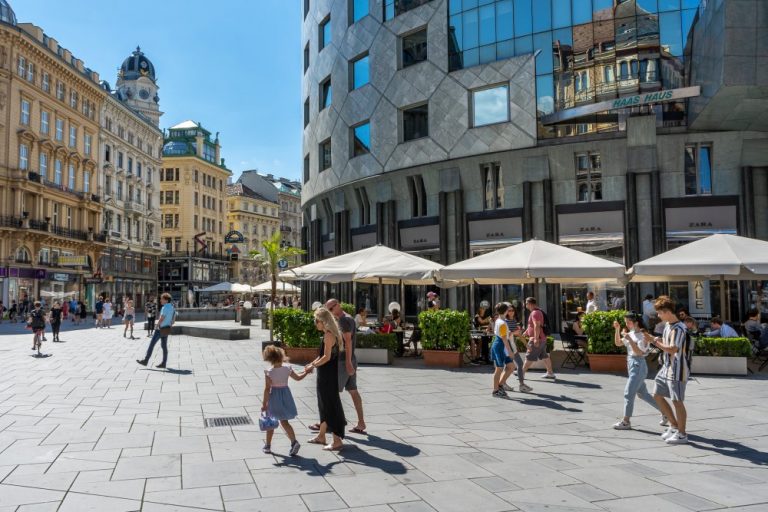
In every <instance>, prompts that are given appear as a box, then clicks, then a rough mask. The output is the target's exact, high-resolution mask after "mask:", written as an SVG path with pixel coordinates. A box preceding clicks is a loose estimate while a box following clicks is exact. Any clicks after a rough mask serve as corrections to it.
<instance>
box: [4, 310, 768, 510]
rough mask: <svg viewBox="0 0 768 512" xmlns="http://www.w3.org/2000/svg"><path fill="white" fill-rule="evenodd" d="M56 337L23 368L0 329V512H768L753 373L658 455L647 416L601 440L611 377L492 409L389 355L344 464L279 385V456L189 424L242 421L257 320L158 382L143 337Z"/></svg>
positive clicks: (475, 374) (719, 387) (28, 355)
mask: <svg viewBox="0 0 768 512" xmlns="http://www.w3.org/2000/svg"><path fill="white" fill-rule="evenodd" d="M69 327H70V326H68V329H67V331H65V333H64V334H63V335H62V338H64V339H65V340H66V341H67V342H66V343H61V344H58V343H56V344H53V343H45V344H44V352H46V353H50V354H51V356H50V357H47V358H35V357H32V351H30V350H29V345H30V340H29V337H30V335H29V334H27V333H25V332H23V329H21V332H16V331H17V330H19V327H18V326H10V327H9V326H7V325H0V365H2V368H3V369H4V371H3V372H2V374H0V512H6V511H13V512H23V511H26V512H29V511H36V512H48V511H50V512H54V511H58V512H61V511H65V512H66V511H76V512H81V511H89V510H93V511H99V512H104V511H106V512H120V511H138V510H141V511H144V512H176V511H196V512H200V511H202V510H220V511H229V512H231V511H235V512H237V511H248V512H250V511H256V510H264V511H269V510H275V511H280V512H289V511H293V510H296V511H302V512H307V511H313V512H314V511H318V512H320V511H338V510H355V511H365V512H434V511H454V510H455V511H461V512H467V511H468V512H474V511H475V510H476V511H478V512H479V511H482V512H491V511H499V512H503V511H512V510H522V511H526V512H544V511H546V512H566V511H572V512H573V511H575V512H591V511H616V512H624V511H635V510H653V511H654V512H685V511H696V510H701V511H720V510H733V511H742V512H758V511H760V512H763V511H766V510H768V485H767V484H768V429H766V427H765V425H766V424H768V409H766V407H765V403H766V400H767V399H768V385H766V381H767V380H768V373H763V374H758V375H753V376H750V377H747V378H725V377H698V378H697V380H696V381H695V382H691V383H690V384H689V386H688V408H689V432H690V438H691V441H692V442H691V444H690V445H688V446H667V445H665V444H664V443H662V442H661V441H660V440H659V438H658V434H659V433H660V432H661V427H659V425H658V415H657V414H655V413H654V411H653V410H651V409H649V408H648V407H647V405H646V404H644V403H638V404H637V406H636V409H637V410H636V413H637V414H636V416H635V418H633V425H634V427H635V430H632V431H627V432H619V431H615V430H613V429H612V428H611V425H612V424H613V423H614V422H615V421H616V420H617V418H618V417H619V416H620V414H621V408H622V401H623V396H622V395H623V387H624V384H625V379H624V378H623V377H621V376H615V375H601V374H592V373H590V372H589V371H586V370H584V369H581V370H580V371H575V372H562V373H560V374H559V376H560V379H559V380H558V381H557V382H549V381H544V380H542V379H541V373H535V372H532V373H531V374H530V376H529V384H530V385H532V386H533V387H534V392H533V393H532V394H529V395H521V394H518V393H510V397H509V399H506V400H500V399H497V398H493V397H491V396H490V389H489V388H490V369H489V368H487V367H473V368H468V369H463V370H457V371H448V370H440V369H431V368H430V369H427V368H424V367H423V364H422V362H421V361H420V360H414V359H411V358H406V359H397V360H396V364H395V366H392V367H380V366H370V367H362V368H361V369H360V373H359V376H358V381H359V386H360V390H361V393H362V396H363V399H364V403H365V410H366V413H367V415H366V416H367V418H366V419H367V423H368V433H369V435H368V436H360V435H354V434H350V435H349V436H348V437H347V439H346V443H347V447H346V448H345V449H344V450H343V451H342V452H340V453H328V452H324V451H322V450H320V447H318V446H313V445H310V444H307V442H306V441H307V440H308V439H309V438H310V435H311V434H310V433H309V431H308V429H307V428H306V426H307V425H309V424H311V423H314V422H315V421H316V414H317V413H316V410H317V400H316V395H315V380H314V377H310V378H307V379H306V380H304V381H302V382H299V383H292V392H293V394H294V396H295V398H296V402H297V408H298V410H299V417H298V418H297V419H296V420H295V421H293V422H292V425H293V426H294V429H295V430H296V432H297V435H298V437H299V440H300V441H301V442H302V444H303V446H302V448H301V452H300V454H299V456H298V457H288V456H287V451H288V441H287V439H286V437H285V435H284V434H283V433H282V432H278V433H276V435H275V440H274V442H273V450H274V454H272V455H265V454H263V453H262V451H261V445H262V443H263V434H262V433H261V432H259V430H258V426H256V425H246V426H238V427H222V428H206V427H205V426H204V422H203V420H204V419H205V418H211V417H219V416H243V415H250V417H251V418H253V419H254V420H255V419H256V418H257V417H258V415H259V411H260V407H261V395H262V392H263V386H264V376H263V375H264V373H263V370H264V368H265V365H264V363H263V361H261V355H260V351H261V343H260V341H261V340H263V339H266V337H267V333H265V332H264V331H262V330H260V329H258V327H257V326H255V325H254V326H252V327H251V331H252V336H253V338H252V339H251V340H248V341H226V342H223V341H219V340H211V339H203V338H195V337H189V336H183V335H180V336H172V337H171V341H170V347H171V356H170V359H169V369H168V370H167V371H163V370H159V369H156V368H154V367H147V368H145V367H141V366H138V365H136V364H135V362H134V361H135V359H137V358H139V357H141V356H142V355H143V352H144V350H145V349H146V343H147V341H148V340H147V339H146V338H144V337H143V335H142V338H141V339H138V340H128V339H125V338H123V337H122V331H119V330H118V329H112V330H109V329H102V330H96V329H93V328H90V327H87V328H80V329H78V330H74V331H72V330H70V329H69ZM3 333H6V334H3ZM158 362H159V354H156V355H155V357H154V360H153V364H157V363H158ZM343 402H344V406H345V411H346V413H347V415H348V420H349V421H350V422H353V421H354V419H355V417H354V415H355V413H354V408H353V407H352V404H351V401H350V399H349V396H348V395H344V396H343Z"/></svg>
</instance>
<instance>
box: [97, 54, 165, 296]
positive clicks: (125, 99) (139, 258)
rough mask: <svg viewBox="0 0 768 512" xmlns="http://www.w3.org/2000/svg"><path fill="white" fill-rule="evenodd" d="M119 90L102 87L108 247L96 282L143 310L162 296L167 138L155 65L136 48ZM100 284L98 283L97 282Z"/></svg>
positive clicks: (121, 74)
mask: <svg viewBox="0 0 768 512" xmlns="http://www.w3.org/2000/svg"><path fill="white" fill-rule="evenodd" d="M117 84H118V88H117V89H116V90H112V89H111V87H110V85H109V84H108V83H107V82H106V81H102V82H101V85H102V88H103V89H104V91H105V92H106V98H105V101H104V103H103V106H102V109H101V112H100V123H101V131H100V137H99V163H100V168H101V169H102V171H103V172H102V175H101V176H102V181H101V182H100V183H99V188H100V190H101V195H102V198H103V204H104V214H103V222H102V231H101V232H102V233H103V234H104V236H106V237H107V239H108V241H109V247H108V248H107V249H106V250H105V251H104V253H103V254H102V256H101V259H100V260H99V269H98V276H97V278H96V279H95V280H94V282H95V283H97V286H96V288H97V290H98V292H99V293H100V294H105V295H108V296H110V297H113V298H114V300H115V301H116V302H117V303H121V302H122V299H123V297H131V298H133V299H134V303H135V304H136V306H137V307H140V308H141V307H143V305H144V303H145V300H146V298H147V297H149V296H154V295H156V293H157V262H158V259H159V257H160V256H161V255H162V254H163V253H164V250H163V246H162V244H161V242H160V220H161V216H160V215H161V214H160V209H159V208H158V205H159V202H160V172H159V170H160V167H161V164H162V155H161V153H162V147H163V134H162V132H161V131H160V128H159V127H158V123H159V119H160V116H161V115H162V112H160V107H159V103H158V101H159V99H158V96H157V89H158V87H157V77H156V75H155V67H154V65H153V64H152V62H151V61H150V60H149V59H148V58H147V57H146V56H145V55H144V53H142V51H141V49H139V48H137V49H136V51H134V52H133V53H132V54H131V55H129V56H128V58H126V59H125V60H124V61H123V64H122V66H121V67H120V71H119V74H118V81H117ZM99 278H100V279H101V283H98V279H99Z"/></svg>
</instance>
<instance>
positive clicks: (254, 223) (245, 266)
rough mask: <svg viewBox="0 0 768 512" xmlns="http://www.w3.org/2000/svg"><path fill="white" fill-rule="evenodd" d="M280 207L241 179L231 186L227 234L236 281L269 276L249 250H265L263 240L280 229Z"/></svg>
mask: <svg viewBox="0 0 768 512" xmlns="http://www.w3.org/2000/svg"><path fill="white" fill-rule="evenodd" d="M279 210H280V208H279V205H278V203H277V202H275V201H274V200H270V199H267V198H266V197H264V196H262V195H261V194H259V193H258V192H255V191H253V190H252V189H250V188H249V187H247V186H246V185H244V184H243V183H242V182H240V181H238V182H237V183H235V184H234V185H229V186H228V187H227V233H228V234H230V239H229V240H228V241H226V240H225V244H226V245H225V251H226V253H227V254H229V256H230V259H231V260H232V278H233V279H235V280H236V281H238V282H241V283H249V284H252V285H256V284H259V283H261V282H262V281H264V280H266V279H267V278H268V277H269V276H268V275H265V274H263V273H262V272H261V271H262V269H261V268H259V267H258V266H257V265H254V264H253V261H252V259H251V258H249V256H248V253H249V252H250V251H262V242H263V241H265V240H269V239H270V237H272V236H273V235H274V234H275V233H276V232H277V231H278V230H279V229H280V226H281V219H280V217H279ZM241 236H242V238H241ZM237 240H242V241H237Z"/></svg>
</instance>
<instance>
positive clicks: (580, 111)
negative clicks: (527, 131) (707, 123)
mask: <svg viewBox="0 0 768 512" xmlns="http://www.w3.org/2000/svg"><path fill="white" fill-rule="evenodd" d="M699 95H701V87H699V86H698V85H694V86H692V87H681V88H679V89H664V90H661V91H655V92H646V93H642V94H633V95H632V96H622V97H621V98H616V99H613V100H606V101H600V102H598V103H592V104H590V105H581V106H579V107H574V108H568V109H565V110H560V111H558V112H555V113H553V114H549V115H547V116H544V117H542V118H541V122H542V123H543V124H545V125H549V124H557V123H559V122H562V121H565V120H567V119H575V118H578V117H582V116H586V115H591V114H597V113H598V112H607V111H609V110H618V109H622V108H630V107H638V106H640V105H651V104H653V103H664V102H667V101H676V100H682V99H685V98H693V97H695V96H699Z"/></svg>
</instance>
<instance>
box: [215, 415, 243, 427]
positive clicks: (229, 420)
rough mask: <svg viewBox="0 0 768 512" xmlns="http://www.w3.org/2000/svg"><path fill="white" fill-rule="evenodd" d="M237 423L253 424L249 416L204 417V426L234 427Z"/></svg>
mask: <svg viewBox="0 0 768 512" xmlns="http://www.w3.org/2000/svg"><path fill="white" fill-rule="evenodd" d="M238 425H253V420H252V419H251V417H250V416H227V417H224V418H205V426H206V427H236V426H238Z"/></svg>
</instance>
